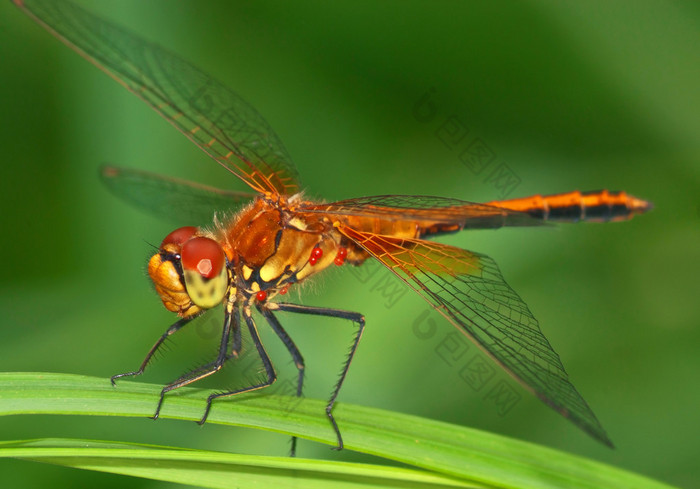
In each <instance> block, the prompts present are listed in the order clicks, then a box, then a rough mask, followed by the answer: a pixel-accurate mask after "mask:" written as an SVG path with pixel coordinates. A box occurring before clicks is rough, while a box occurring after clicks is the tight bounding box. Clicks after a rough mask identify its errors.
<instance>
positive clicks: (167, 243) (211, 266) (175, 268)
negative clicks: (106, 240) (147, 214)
mask: <svg viewBox="0 0 700 489" xmlns="http://www.w3.org/2000/svg"><path fill="white" fill-rule="evenodd" d="M148 275H149V276H150V277H151V280H153V284H154V286H155V289H156V292H158V295H160V298H161V300H162V301H163V304H164V305H165V307H166V308H167V309H168V310H169V311H172V312H176V313H177V314H178V315H180V316H182V317H190V316H193V315H196V314H198V313H199V312H201V311H202V310H205V309H210V308H212V307H214V306H217V305H219V304H221V301H223V300H224V296H225V295H226V292H227V290H228V289H229V286H230V283H231V282H232V281H231V278H230V277H229V268H228V267H227V260H226V255H225V254H224V250H223V249H222V248H221V245H220V244H219V243H218V242H216V241H214V240H213V239H211V238H210V237H207V236H203V235H202V234H201V232H200V230H199V229H198V228H196V227H194V226H186V227H181V228H179V229H176V230H175V231H173V232H172V233H170V234H168V235H167V236H166V237H165V239H163V242H162V243H161V244H160V248H159V250H158V253H156V254H155V255H153V257H151V259H150V260H149V262H148Z"/></svg>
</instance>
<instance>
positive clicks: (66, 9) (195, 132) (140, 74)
mask: <svg viewBox="0 0 700 489" xmlns="http://www.w3.org/2000/svg"><path fill="white" fill-rule="evenodd" d="M14 3H15V4H17V6H18V7H20V8H21V9H22V10H23V11H24V12H26V13H27V14H28V15H29V16H30V17H31V18H33V19H34V20H35V21H36V22H37V23H39V24H40V25H41V26H43V27H44V28H45V29H46V30H48V31H49V32H50V33H51V34H53V35H54V36H56V37H57V38H59V39H60V40H61V41H63V42H64V43H65V44H66V45H68V46H69V47H71V48H72V49H74V50H75V51H76V52H78V53H79V54H80V55H82V56H83V57H84V58H86V59H87V60H88V61H90V62H92V63H93V64H94V65H96V66H97V67H98V68H100V69H102V70H103V71H104V72H106V73H107V74H108V75H110V76H111V77H112V78H114V79H115V80H116V81H117V82H119V83H120V84H121V85H123V86H124V87H126V88H127V89H128V90H130V91H131V92H133V93H134V94H136V95H137V96H138V97H140V98H141V99H142V100H144V101H145V102H146V103H147V104H148V105H150V106H151V107H152V108H153V109H155V111H156V112H158V113H159V114H160V115H162V116H163V117H164V118H165V119H166V120H168V122H170V123H171V124H173V125H174V126H175V127H176V128H177V129H178V130H180V131H181V132H182V133H183V134H184V135H185V136H187V137H188V138H189V139H190V140H192V141H193V142H194V143H195V144H196V145H197V146H199V147H200V148H201V149H202V150H203V151H204V152H205V153H207V154H208V155H209V156H211V157H212V158H214V159H215V160H216V161H217V162H218V163H219V164H221V165H222V166H224V167H225V168H227V169H228V170H229V171H231V172H232V173H234V174H235V175H236V176H238V177H239V178H240V179H241V180H243V181H244V182H246V183H247V184H248V185H250V187H252V188H253V189H254V190H255V191H257V192H261V193H280V194H293V193H295V192H297V191H298V190H299V184H298V174H297V171H296V168H295V167H294V165H293V163H292V161H291V158H290V157H289V155H288V154H287V151H286V149H285V148H284V146H283V144H282V142H281V141H280V139H279V138H278V137H277V135H276V134H275V133H274V132H273V130H272V128H270V126H269V125H268V123H267V122H266V121H265V120H264V119H263V118H262V116H261V115H260V114H258V112H257V111H256V110H255V109H254V108H253V107H252V106H251V105H250V104H248V103H247V102H246V101H245V100H243V99H242V98H241V97H240V96H239V95H237V94H236V93H235V92H233V91H232V90H230V89H229V88H227V87H225V86H224V85H222V84H221V83H219V82H217V81H216V80H214V79H212V78H211V77H210V76H209V75H207V74H206V73H204V72H202V71H200V70H199V69H198V68H195V67H194V66H192V65H191V64H190V63H188V62H187V61H184V60H183V59H181V58H179V57H178V56H175V55H174V54H172V53H170V52H168V51H167V50H165V49H163V48H162V47H160V46H158V45H156V44H153V43H150V42H148V41H145V40H143V39H141V38H140V37H138V36H136V35H134V34H132V33H131V32H129V31H127V30H125V29H123V28H121V27H119V26H116V25H114V24H112V23H110V22H108V21H106V20H103V19H101V18H99V17H97V16H95V15H93V14H91V13H89V12H87V11H85V10H83V9H82V8H80V7H78V6H76V5H74V4H73V3H71V2H67V1H63V0H14Z"/></svg>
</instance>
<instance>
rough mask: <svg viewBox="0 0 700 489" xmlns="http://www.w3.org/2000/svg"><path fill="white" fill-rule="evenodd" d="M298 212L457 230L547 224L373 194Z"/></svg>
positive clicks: (490, 210)
mask: <svg viewBox="0 0 700 489" xmlns="http://www.w3.org/2000/svg"><path fill="white" fill-rule="evenodd" d="M299 210H300V211H302V212H309V213H325V214H334V215H339V216H356V217H366V218H378V219H385V220H415V221H428V222H439V223H445V224H456V225H458V226H459V227H460V228H461V229H491V228H499V227H501V226H543V225H547V224H546V223H545V222H544V221H543V220H541V219H536V218H534V217H532V216H530V215H528V214H526V213H524V212H519V211H515V210H510V209H504V208H502V207H496V206H492V205H486V204H476V203H474V202H467V201H464V200H459V199H449V198H445V197H434V196H428V195H376V196H372V197H360V198H356V199H348V200H341V201H338V202H331V203H328V204H304V205H302V206H300V208H299Z"/></svg>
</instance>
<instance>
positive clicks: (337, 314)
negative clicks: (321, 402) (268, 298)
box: [268, 303, 365, 450]
mask: <svg viewBox="0 0 700 489" xmlns="http://www.w3.org/2000/svg"><path fill="white" fill-rule="evenodd" d="M268 307H269V308H270V309H273V308H274V310H277V311H284V312H294V313H298V314H310V315H313V316H325V317H332V318H340V319H348V320H350V321H352V322H353V323H357V325H358V328H357V333H356V334H355V338H354V340H353V342H352V346H351V347H350V353H349V354H348V357H347V359H346V360H345V363H344V364H343V370H342V371H341V373H340V378H339V379H338V382H337V383H336V384H335V388H334V389H333V393H332V394H331V397H330V399H329V400H328V404H326V416H327V417H328V420H329V421H330V422H331V425H332V426H333V430H334V431H335V434H336V437H337V438H338V445H337V446H336V447H333V448H334V449H336V450H342V449H343V437H342V436H341V435H340V430H339V429H338V424H337V423H336V421H335V418H334V417H333V412H332V411H333V405H334V404H335V400H336V398H337V397H338V393H339V392H340V388H341V387H342V386H343V382H344V381H345V376H346V375H347V373H348V369H349V368H350V362H352V359H353V357H354V356H355V351H356V350H357V345H358V344H359V343H360V338H361V337H362V332H363V331H364V329H365V317H364V316H363V315H362V314H360V313H357V312H350V311H341V310H339V309H328V308H325V307H310V306H301V305H298V304H287V303H271V304H269V305H268Z"/></svg>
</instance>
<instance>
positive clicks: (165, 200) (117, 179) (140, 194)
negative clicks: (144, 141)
mask: <svg viewBox="0 0 700 489" xmlns="http://www.w3.org/2000/svg"><path fill="white" fill-rule="evenodd" d="M100 176H101V178H102V181H103V182H104V184H105V186H106V187H107V188H108V189H109V190H110V191H111V192H112V193H114V194H115V195H116V196H118V197H119V198H121V199H123V200H125V201H127V202H128V203H130V204H132V205H134V206H136V207H138V208H139V209H141V210H145V211H147V212H148V213H150V214H152V215H153V216H155V217H158V218H161V219H168V220H171V221H174V220H177V221H178V222H180V223H181V224H189V225H196V226H205V225H209V224H211V222H212V218H213V217H214V214H215V213H216V212H219V213H222V212H224V213H229V212H235V211H237V210H238V209H240V207H241V206H243V205H245V204H247V203H248V202H250V201H251V200H252V199H254V198H255V197H256V195H258V194H256V193H253V192H231V191H226V190H220V189H218V188H214V187H208V186H206V185H201V184H198V183H194V182H188V181H186V180H180V179H177V178H171V177H165V176H162V175H157V174H155V173H149V172H145V171H140V170H132V169H129V168H118V167H115V166H105V167H103V168H102V169H101V172H100Z"/></svg>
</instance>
